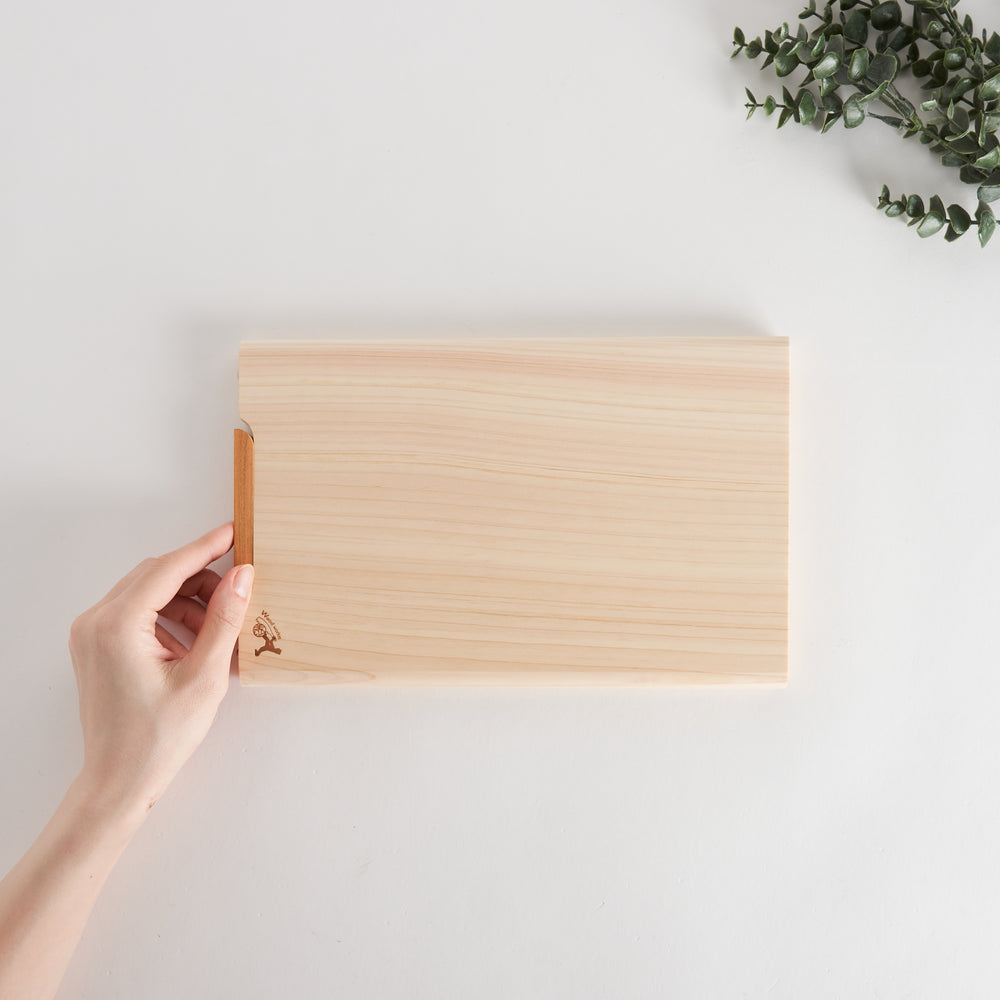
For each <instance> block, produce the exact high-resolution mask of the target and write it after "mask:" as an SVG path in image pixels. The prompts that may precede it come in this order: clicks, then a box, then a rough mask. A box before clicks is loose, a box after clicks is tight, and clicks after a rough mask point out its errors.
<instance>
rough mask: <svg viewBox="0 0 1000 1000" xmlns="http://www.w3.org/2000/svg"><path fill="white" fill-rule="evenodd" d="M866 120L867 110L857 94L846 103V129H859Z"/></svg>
mask: <svg viewBox="0 0 1000 1000" xmlns="http://www.w3.org/2000/svg"><path fill="white" fill-rule="evenodd" d="M864 120H865V109H864V108H863V107H862V105H861V101H860V100H859V99H858V95H857V94H851V96H850V97H848V98H847V100H846V101H844V126H845V127H846V128H857V127H858V126H859V125H860V124H861V123H862V122H863V121H864Z"/></svg>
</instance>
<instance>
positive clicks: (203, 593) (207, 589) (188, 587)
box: [177, 569, 222, 604]
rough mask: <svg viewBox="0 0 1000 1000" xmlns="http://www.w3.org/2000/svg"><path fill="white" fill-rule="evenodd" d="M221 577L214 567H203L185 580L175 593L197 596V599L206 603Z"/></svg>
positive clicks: (183, 595) (182, 595) (184, 595)
mask: <svg viewBox="0 0 1000 1000" xmlns="http://www.w3.org/2000/svg"><path fill="white" fill-rule="evenodd" d="M221 579H222V577H221V576H219V574H218V573H216V572H215V570H214V569H203V570H201V572H199V573H195V575H194V576H192V577H189V578H188V579H187V580H185V581H184V582H183V583H182V584H181V586H180V590H178V591H177V593H178V594H179V595H180V596H181V597H197V598H198V600H199V601H204V603H205V604H208V602H209V601H210V600H211V599H212V594H214V593H215V588H216V587H218V586H219V581H220V580H221Z"/></svg>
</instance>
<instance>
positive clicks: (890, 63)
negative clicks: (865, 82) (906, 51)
mask: <svg viewBox="0 0 1000 1000" xmlns="http://www.w3.org/2000/svg"><path fill="white" fill-rule="evenodd" d="M898 72H899V60H898V59H897V58H896V57H895V56H894V55H893V54H892V53H891V52H880V53H879V54H878V55H877V56H876V57H875V58H874V59H873V60H872V61H871V65H870V66H869V67H868V79H870V80H871V81H872V83H882V82H883V81H885V82H886V83H892V81H893V80H894V79H895V78H896V74H897V73H898Z"/></svg>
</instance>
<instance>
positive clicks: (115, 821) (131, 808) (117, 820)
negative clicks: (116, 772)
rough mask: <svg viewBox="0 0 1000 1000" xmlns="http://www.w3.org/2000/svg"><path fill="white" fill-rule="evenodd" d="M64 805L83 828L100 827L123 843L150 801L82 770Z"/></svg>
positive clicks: (139, 822)
mask: <svg viewBox="0 0 1000 1000" xmlns="http://www.w3.org/2000/svg"><path fill="white" fill-rule="evenodd" d="M63 805H64V806H66V808H67V809H68V810H69V811H70V812H71V813H72V814H73V815H74V818H75V820H76V821H77V822H78V823H79V824H80V825H81V827H82V828H84V829H87V830H92V831H99V832H101V833H103V834H105V835H107V836H108V837H109V838H110V839H112V840H116V841H121V842H122V846H124V845H125V844H126V843H128V841H129V840H131V839H132V835H133V834H134V833H135V832H136V830H138V829H139V827H140V826H141V825H142V821H143V820H144V819H145V818H146V815H147V814H148V813H149V808H150V805H151V802H150V800H149V798H148V797H146V798H145V799H144V798H143V797H142V796H139V795H136V794H134V793H128V792H124V791H121V790H119V789H116V788H114V787H113V786H111V785H109V784H107V783H103V782H99V781H95V780H93V779H92V778H91V777H90V776H89V775H87V774H86V773H85V772H81V773H80V774H79V775H78V776H77V777H76V779H75V780H74V781H73V783H72V784H71V785H70V787H69V791H68V792H67V793H66V798H65V799H64V800H63Z"/></svg>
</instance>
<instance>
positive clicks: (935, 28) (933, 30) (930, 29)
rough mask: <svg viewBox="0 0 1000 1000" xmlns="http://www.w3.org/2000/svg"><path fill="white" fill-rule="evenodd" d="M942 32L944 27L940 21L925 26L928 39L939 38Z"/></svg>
mask: <svg viewBox="0 0 1000 1000" xmlns="http://www.w3.org/2000/svg"><path fill="white" fill-rule="evenodd" d="M942 31H944V25H943V24H942V23H941V22H940V21H931V23H930V24H928V25H927V37H928V38H931V39H933V38H940V37H941V32H942Z"/></svg>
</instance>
